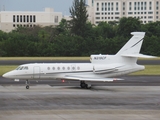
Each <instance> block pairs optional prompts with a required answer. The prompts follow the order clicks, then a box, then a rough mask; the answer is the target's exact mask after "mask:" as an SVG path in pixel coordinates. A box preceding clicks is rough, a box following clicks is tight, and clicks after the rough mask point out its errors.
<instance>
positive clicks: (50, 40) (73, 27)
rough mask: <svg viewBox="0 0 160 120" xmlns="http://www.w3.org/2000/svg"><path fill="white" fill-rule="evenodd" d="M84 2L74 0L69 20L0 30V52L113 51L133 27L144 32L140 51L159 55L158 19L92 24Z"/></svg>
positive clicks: (66, 53) (62, 53)
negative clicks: (88, 19) (55, 23)
mask: <svg viewBox="0 0 160 120" xmlns="http://www.w3.org/2000/svg"><path fill="white" fill-rule="evenodd" d="M78 2H79V3H78ZM84 2H85V1H84V0H80V1H79V0H75V1H74V2H73V6H72V7H71V8H70V13H71V16H72V20H71V21H66V20H65V19H62V20H61V22H60V24H59V25H58V26H47V27H41V26H35V27H32V28H26V27H18V28H16V29H15V30H13V31H11V32H9V33H5V32H3V31H0V56H10V57H11V56H89V55H91V54H115V53H116V52H117V51H118V50H119V49H120V48H121V47H122V46H123V45H124V44H125V43H126V42H127V41H128V40H129V39H130V38H131V34H130V33H131V32H135V31H143V32H146V35H145V38H144V42H143V45H142V49H141V53H143V54H150V55H155V56H160V50H159V48H160V21H157V22H151V23H147V24H142V22H141V21H140V20H139V19H138V18H132V17H129V18H126V17H124V18H121V19H120V20H119V22H118V23H117V22H115V21H110V22H108V23H107V22H100V23H99V24H98V25H97V26H95V25H93V24H91V23H90V22H87V18H88V15H87V12H86V8H85V4H84ZM77 6H78V7H77Z"/></svg>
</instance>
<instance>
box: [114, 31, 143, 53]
mask: <svg viewBox="0 0 160 120" xmlns="http://www.w3.org/2000/svg"><path fill="white" fill-rule="evenodd" d="M131 34H132V35H133V37H132V38H131V39H130V40H129V41H128V42H127V43H126V44H125V45H124V46H123V47H122V48H121V49H120V50H119V51H118V52H117V54H116V55H121V56H123V55H133V54H134V55H135V54H139V52H140V49H141V46H142V43H143V38H144V35H145V32H132V33H131Z"/></svg>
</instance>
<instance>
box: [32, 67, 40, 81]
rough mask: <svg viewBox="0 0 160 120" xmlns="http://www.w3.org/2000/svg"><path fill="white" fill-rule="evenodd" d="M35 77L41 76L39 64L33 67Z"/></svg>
mask: <svg viewBox="0 0 160 120" xmlns="http://www.w3.org/2000/svg"><path fill="white" fill-rule="evenodd" d="M33 78H34V79H39V78H40V67H39V66H35V67H33Z"/></svg>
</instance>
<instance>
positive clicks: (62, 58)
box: [0, 57, 90, 60]
mask: <svg viewBox="0 0 160 120" xmlns="http://www.w3.org/2000/svg"><path fill="white" fill-rule="evenodd" d="M0 60H90V57H0Z"/></svg>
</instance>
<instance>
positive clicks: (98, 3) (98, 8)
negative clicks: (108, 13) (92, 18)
mask: <svg viewBox="0 0 160 120" xmlns="http://www.w3.org/2000/svg"><path fill="white" fill-rule="evenodd" d="M97 11H99V3H97Z"/></svg>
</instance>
